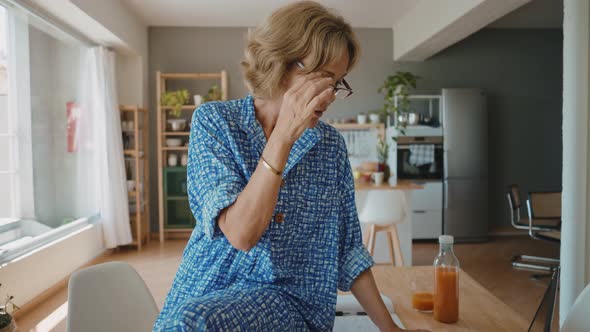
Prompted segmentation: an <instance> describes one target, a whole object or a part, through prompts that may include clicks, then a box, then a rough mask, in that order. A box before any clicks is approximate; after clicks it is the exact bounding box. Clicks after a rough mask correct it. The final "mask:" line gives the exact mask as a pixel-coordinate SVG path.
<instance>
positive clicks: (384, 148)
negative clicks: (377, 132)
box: [377, 138, 390, 181]
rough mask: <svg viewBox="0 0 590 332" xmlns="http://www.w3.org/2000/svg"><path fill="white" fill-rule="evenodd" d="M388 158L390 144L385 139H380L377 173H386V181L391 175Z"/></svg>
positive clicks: (378, 143)
mask: <svg viewBox="0 0 590 332" xmlns="http://www.w3.org/2000/svg"><path fill="white" fill-rule="evenodd" d="M388 157H389V144H388V143H387V141H386V140H385V139H384V138H379V141H378V142H377V162H378V163H377V171H378V172H383V173H384V181H387V180H388V179H389V175H390V170H389V166H387V158H388Z"/></svg>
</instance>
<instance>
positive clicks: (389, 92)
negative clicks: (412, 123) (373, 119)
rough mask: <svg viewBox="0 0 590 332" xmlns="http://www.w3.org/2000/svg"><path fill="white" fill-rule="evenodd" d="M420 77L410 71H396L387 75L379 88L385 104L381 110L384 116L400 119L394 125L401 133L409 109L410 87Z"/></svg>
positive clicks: (414, 86) (412, 87)
mask: <svg viewBox="0 0 590 332" xmlns="http://www.w3.org/2000/svg"><path fill="white" fill-rule="evenodd" d="M418 79H420V77H419V76H416V75H414V74H412V73H410V72H402V71H398V72H396V73H395V75H390V76H388V77H387V79H386V80H385V82H384V83H383V85H382V86H381V87H380V88H379V93H382V94H383V96H384V97H383V98H384V99H385V104H384V105H383V108H382V109H381V112H382V113H383V115H384V116H385V117H386V116H387V115H392V116H394V117H395V118H398V120H399V119H402V121H395V123H396V125H395V127H396V128H397V129H400V130H401V132H402V134H403V133H404V129H405V128H406V124H407V121H403V119H404V116H405V118H406V119H407V113H408V111H409V109H410V100H409V98H408V96H409V95H410V89H415V88H416V82H417V81H418ZM396 101H397V102H396Z"/></svg>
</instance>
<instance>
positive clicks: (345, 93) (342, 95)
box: [295, 61, 354, 99]
mask: <svg viewBox="0 0 590 332" xmlns="http://www.w3.org/2000/svg"><path fill="white" fill-rule="evenodd" d="M295 63H296V64H297V66H298V67H299V68H301V69H305V66H303V63H301V61H296V62H295ZM330 86H332V88H333V89H334V95H335V96H336V98H337V99H346V98H348V97H350V95H351V94H353V92H354V91H352V88H351V87H350V85H349V84H348V82H346V80H345V79H344V78H343V79H342V81H340V82H336V84H330Z"/></svg>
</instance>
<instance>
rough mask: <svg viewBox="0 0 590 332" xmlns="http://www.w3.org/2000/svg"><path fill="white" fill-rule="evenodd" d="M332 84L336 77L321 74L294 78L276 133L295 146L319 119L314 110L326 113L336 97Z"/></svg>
mask: <svg viewBox="0 0 590 332" xmlns="http://www.w3.org/2000/svg"><path fill="white" fill-rule="evenodd" d="M333 83H334V79H333V78H331V77H327V76H325V74H322V73H318V72H314V73H310V74H307V75H305V76H298V77H295V79H294V83H293V85H292V86H291V87H290V88H289V89H288V90H287V91H286V92H285V95H284V96H283V102H282V105H281V110H280V113H279V117H278V119H277V124H276V126H275V128H274V130H273V133H274V132H277V133H280V134H281V135H283V137H284V138H285V139H287V141H288V142H289V143H291V144H292V143H295V141H296V140H297V139H298V138H299V137H300V136H301V134H303V132H304V131H305V129H307V127H308V126H309V124H310V122H311V120H312V119H313V117H314V116H316V115H315V111H324V110H325V109H326V108H327V107H328V106H329V105H330V104H331V103H332V102H333V101H334V99H335V98H336V97H335V95H334V91H333V87H332V85H331V84H333Z"/></svg>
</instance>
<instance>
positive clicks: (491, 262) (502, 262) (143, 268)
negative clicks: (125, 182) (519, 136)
mask: <svg viewBox="0 0 590 332" xmlns="http://www.w3.org/2000/svg"><path fill="white" fill-rule="evenodd" d="M185 243H186V240H173V241H172V240H171V241H167V242H166V243H165V244H164V245H162V246H161V245H160V244H159V243H158V242H151V243H150V245H149V246H148V247H147V248H146V249H144V250H143V251H141V252H139V253H138V252H137V251H135V250H134V249H120V250H116V251H114V252H112V253H110V254H109V255H105V256H104V257H101V261H111V260H119V261H126V262H128V263H129V264H131V265H132V266H133V267H134V268H135V269H136V270H137V271H138V272H139V274H140V275H141V276H142V278H143V279H144V280H145V282H146V284H147V285H148V287H149V289H150V291H151V292H152V294H153V296H154V299H155V300H156V302H157V304H158V306H160V307H161V306H162V304H163V302H164V299H165V297H166V293H167V292H168V289H169V287H170V285H171V284H172V279H173V278H174V274H175V272H176V269H177V268H178V264H179V263H180V258H181V255H182V250H183V249H184V245H185ZM413 249H414V253H413V263H414V265H430V264H432V261H433V260H434V257H435V256H436V254H437V252H438V245H437V244H436V243H432V242H428V243H424V242H422V243H414V246H413ZM523 252H526V253H527V254H531V255H541V256H553V257H557V256H558V252H559V250H558V247H557V246H554V245H551V244H547V243H544V242H541V241H535V240H532V239H530V238H528V237H525V236H507V237H497V238H492V239H491V240H490V241H489V242H486V243H476V244H456V245H455V254H456V255H457V257H458V258H459V261H460V263H461V267H462V268H463V269H464V270H465V272H467V273H468V274H469V275H471V276H472V277H473V278H474V279H475V280H477V281H478V282H479V283H481V284H482V285H483V286H484V287H486V288H487V289H488V290H489V291H490V292H491V293H492V294H494V295H496V296H497V297H498V298H499V299H500V300H502V301H504V302H505V303H506V304H508V305H509V306H510V307H512V308H513V309H514V310H515V311H516V312H517V313H519V314H520V315H521V316H522V317H524V318H525V319H526V320H527V321H529V320H530V319H531V318H532V317H533V315H534V313H535V311H536V309H537V306H538V304H539V301H540V300H541V298H542V296H543V293H544V291H545V288H546V283H545V282H544V281H533V280H531V279H530V278H529V276H530V275H531V273H532V272H531V271H524V270H516V269H513V268H512V266H511V264H510V258H511V257H512V256H513V255H515V254H518V253H523ZM66 314H67V287H64V288H63V289H61V290H59V291H58V292H57V293H56V294H55V296H53V297H52V298H50V299H49V300H47V301H45V302H43V303H42V304H41V305H39V306H38V307H37V308H36V309H35V310H33V311H31V312H29V313H28V314H27V315H25V316H23V317H21V318H20V319H19V320H18V321H17V323H18V326H19V328H20V331H34V332H45V331H56V332H57V331H65V317H66ZM555 321H557V319H556V320H555Z"/></svg>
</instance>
